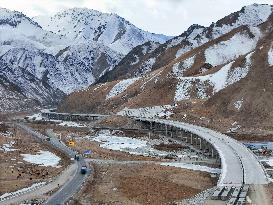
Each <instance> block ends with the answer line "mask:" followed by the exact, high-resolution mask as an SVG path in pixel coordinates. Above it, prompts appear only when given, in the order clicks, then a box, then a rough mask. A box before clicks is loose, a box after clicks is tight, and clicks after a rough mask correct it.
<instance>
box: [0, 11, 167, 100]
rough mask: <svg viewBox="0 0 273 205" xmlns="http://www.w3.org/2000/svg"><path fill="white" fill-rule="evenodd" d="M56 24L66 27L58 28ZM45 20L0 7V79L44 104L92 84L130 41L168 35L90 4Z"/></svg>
mask: <svg viewBox="0 0 273 205" xmlns="http://www.w3.org/2000/svg"><path fill="white" fill-rule="evenodd" d="M100 21H101V22H100ZM77 22H78V24H77ZM60 23H61V24H60ZM58 24H60V25H62V26H63V27H62V29H61V30H62V32H59V30H56V29H57V27H58ZM72 24H73V27H71V25H72ZM42 25H43V26H44V27H45V28H46V29H44V28H43V27H42V26H41V25H40V24H39V23H37V22H36V21H35V20H34V19H30V18H29V17H27V16H25V15H24V14H22V13H20V12H17V11H10V10H7V9H0V45H1V47H0V62H1V70H0V77H1V80H2V81H7V82H9V83H10V84H13V85H15V86H16V87H18V88H19V90H20V94H21V95H22V96H25V97H26V98H27V99H32V100H35V101H36V102H39V103H42V104H45V103H49V102H52V103H53V102H56V101H58V100H60V99H61V98H62V96H63V93H66V94H68V93H70V92H73V91H76V90H79V89H82V88H85V87H87V86H89V85H91V84H92V83H94V82H95V81H96V80H97V79H98V78H99V77H101V76H102V75H103V74H104V73H105V72H106V71H109V70H111V69H113V68H114V67H115V65H117V64H118V62H119V61H120V60H121V59H122V58H123V57H124V53H126V52H128V51H129V50H130V49H131V48H132V47H134V46H136V45H138V44H142V43H144V42H146V41H150V40H156V41H159V42H164V41H165V39H168V37H166V36H163V35H157V34H151V33H148V32H144V31H142V30H140V29H138V28H136V27H135V26H133V25H132V24H130V23H129V22H127V21H125V20H124V19H123V18H121V17H119V16H117V15H114V14H103V13H100V12H98V11H94V10H88V9H70V10H68V11H64V12H62V13H59V14H56V15H55V16H53V17H52V18H50V19H49V20H48V22H47V25H51V26H50V27H49V26H45V25H44V24H42ZM54 25H55V26H54ZM110 26H111V27H110ZM50 28H52V30H50ZM109 29H110V30H109ZM115 29H116V30H115ZM97 32H101V34H100V35H99V36H97V37H95V34H96V33H97ZM111 38H114V40H113V41H111ZM110 41H111V42H110ZM29 86H30V87H29ZM3 89H4V88H3ZM6 96H7V95H6Z"/></svg>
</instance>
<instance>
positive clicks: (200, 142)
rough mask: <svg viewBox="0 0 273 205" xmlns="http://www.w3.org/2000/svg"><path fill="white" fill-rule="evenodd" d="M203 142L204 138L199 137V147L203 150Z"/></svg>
mask: <svg viewBox="0 0 273 205" xmlns="http://www.w3.org/2000/svg"><path fill="white" fill-rule="evenodd" d="M202 142H203V140H202V138H199V149H200V150H202Z"/></svg>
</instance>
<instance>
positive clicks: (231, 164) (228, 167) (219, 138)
mask: <svg viewBox="0 0 273 205" xmlns="http://www.w3.org/2000/svg"><path fill="white" fill-rule="evenodd" d="M136 119H137V120H140V121H146V122H154V123H159V124H164V125H168V126H172V127H176V128H180V129H183V130H185V131H189V132H191V133H193V134H196V135H198V136H199V137H201V138H203V139H205V140H206V141H208V142H209V143H211V144H212V145H213V146H214V147H215V149H216V150H217V151H218V153H219V156H220V157H221V162H222V173H221V176H220V179H219V181H218V185H221V186H228V185H229V186H238V185H241V184H267V183H268V180H267V177H266V174H265V172H264V169H263V167H262V165H261V164H260V163H259V161H258V159H257V158H256V157H255V155H254V154H253V153H252V152H251V151H249V150H248V149H247V148H246V147H245V146H244V145H243V144H242V143H240V142H238V141H236V140H234V139H232V138H231V137H229V136H227V135H224V134H221V133H219V132H216V131H213V130H210V129H208V128H204V127H200V126H196V125H192V124H188V123H182V122H178V121H171V120H164V119H147V118H136Z"/></svg>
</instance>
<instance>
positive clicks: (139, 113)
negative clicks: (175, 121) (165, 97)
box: [117, 105, 174, 118]
mask: <svg viewBox="0 0 273 205" xmlns="http://www.w3.org/2000/svg"><path fill="white" fill-rule="evenodd" d="M173 107H174V106H171V105H161V106H154V107H143V108H136V109H129V108H124V109H123V110H121V111H119V112H118V113H117V115H121V116H127V117H145V118H156V117H164V118H169V117H170V116H171V115H172V114H173V112H172V111H171V109H172V108H173Z"/></svg>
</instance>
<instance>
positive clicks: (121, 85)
mask: <svg viewBox="0 0 273 205" xmlns="http://www.w3.org/2000/svg"><path fill="white" fill-rule="evenodd" d="M138 79H139V78H130V79H125V80H122V81H120V82H118V83H117V84H116V85H115V86H114V87H113V88H112V89H111V90H110V92H109V93H108V95H107V96H106V100H107V99H109V98H112V97H115V96H117V95H119V94H120V93H123V92H124V91H125V90H126V89H127V88H128V87H129V86H130V85H132V84H133V83H134V82H136V81H137V80H138Z"/></svg>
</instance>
